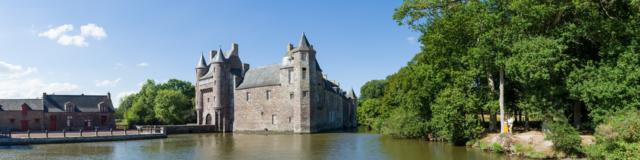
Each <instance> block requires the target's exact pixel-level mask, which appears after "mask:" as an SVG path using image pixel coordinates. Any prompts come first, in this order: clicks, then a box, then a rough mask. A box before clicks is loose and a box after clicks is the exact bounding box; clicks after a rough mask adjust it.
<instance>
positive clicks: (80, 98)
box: [43, 95, 114, 112]
mask: <svg viewBox="0 0 640 160" xmlns="http://www.w3.org/2000/svg"><path fill="white" fill-rule="evenodd" d="M43 101H44V106H46V108H47V109H48V112H65V111H64V104H65V103H66V102H72V103H74V104H75V105H76V112H100V108H98V104H99V103H100V102H105V105H107V107H108V108H109V111H110V112H113V111H114V109H113V104H111V100H110V99H109V97H108V96H103V95H46V96H45V97H43Z"/></svg>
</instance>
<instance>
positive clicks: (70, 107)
mask: <svg viewBox="0 0 640 160" xmlns="http://www.w3.org/2000/svg"><path fill="white" fill-rule="evenodd" d="M75 110H76V104H73V103H72V102H69V101H68V102H66V103H64V111H66V112H75Z"/></svg>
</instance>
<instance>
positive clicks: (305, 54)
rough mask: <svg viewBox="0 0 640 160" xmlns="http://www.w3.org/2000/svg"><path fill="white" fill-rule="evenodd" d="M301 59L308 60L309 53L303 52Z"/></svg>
mask: <svg viewBox="0 0 640 160" xmlns="http://www.w3.org/2000/svg"><path fill="white" fill-rule="evenodd" d="M300 59H302V60H303V61H306V60H307V53H302V56H301V57H300Z"/></svg>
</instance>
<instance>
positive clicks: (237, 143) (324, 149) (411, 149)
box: [0, 133, 503, 160]
mask: <svg viewBox="0 0 640 160" xmlns="http://www.w3.org/2000/svg"><path fill="white" fill-rule="evenodd" d="M500 158H503V157H501V155H496V154H489V153H484V152H482V151H478V150H473V149H467V148H464V147H453V146H451V145H449V144H446V143H433V142H426V141H422V140H405V139H393V138H391V137H386V136H380V135H377V134H369V133H322V134H293V135H291V134H271V135H266V134H184V135H171V136H169V138H167V139H156V140H138V141H122V142H97V143H75V144H47V145H32V146H12V147H4V148H0V159H136V160H138V159H172V160H173V159H500Z"/></svg>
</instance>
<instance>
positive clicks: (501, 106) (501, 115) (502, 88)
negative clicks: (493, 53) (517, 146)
mask: <svg viewBox="0 0 640 160" xmlns="http://www.w3.org/2000/svg"><path fill="white" fill-rule="evenodd" d="M499 89H500V97H499V99H498V101H499V102H500V133H503V132H504V122H505V119H504V70H502V69H501V70H500V88H499Z"/></svg>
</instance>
